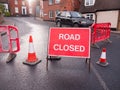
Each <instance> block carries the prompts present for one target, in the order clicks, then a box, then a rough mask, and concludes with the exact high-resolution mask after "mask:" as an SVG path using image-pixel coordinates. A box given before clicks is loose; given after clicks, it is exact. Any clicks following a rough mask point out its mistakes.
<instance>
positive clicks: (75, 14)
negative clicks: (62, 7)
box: [70, 12, 82, 18]
mask: <svg viewBox="0 0 120 90" xmlns="http://www.w3.org/2000/svg"><path fill="white" fill-rule="evenodd" d="M70 13H71V16H72V17H74V18H79V17H82V15H81V14H80V13H78V12H70Z"/></svg>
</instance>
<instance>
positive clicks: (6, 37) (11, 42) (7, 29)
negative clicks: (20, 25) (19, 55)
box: [0, 25, 20, 53]
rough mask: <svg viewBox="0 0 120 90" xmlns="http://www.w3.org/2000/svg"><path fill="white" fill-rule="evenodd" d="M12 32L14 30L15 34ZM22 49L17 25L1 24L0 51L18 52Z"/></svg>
mask: <svg viewBox="0 0 120 90" xmlns="http://www.w3.org/2000/svg"><path fill="white" fill-rule="evenodd" d="M11 32H14V33H13V35H12V33H11ZM19 50H20V43H19V36H18V29H17V27H15V26H7V25H5V26H0V53H11V52H18V51H19Z"/></svg>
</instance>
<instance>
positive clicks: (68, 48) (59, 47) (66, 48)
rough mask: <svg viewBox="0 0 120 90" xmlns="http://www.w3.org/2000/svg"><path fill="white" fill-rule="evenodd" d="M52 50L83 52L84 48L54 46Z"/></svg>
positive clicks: (78, 46) (79, 46)
mask: <svg viewBox="0 0 120 90" xmlns="http://www.w3.org/2000/svg"><path fill="white" fill-rule="evenodd" d="M53 49H54V50H55V51H72V52H84V51H85V46H83V45H66V44H65V45H61V44H54V46H53Z"/></svg>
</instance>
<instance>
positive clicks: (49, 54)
mask: <svg viewBox="0 0 120 90" xmlns="http://www.w3.org/2000/svg"><path fill="white" fill-rule="evenodd" d="M52 30H56V31H57V30H79V31H80V30H88V31H87V32H88V35H89V36H88V56H76V55H72V56H70V55H56V54H51V53H50V50H49V49H50V43H51V42H50V39H51V32H52ZM90 44H91V29H90V28H58V27H52V28H50V31H49V42H48V56H62V57H77V58H90Z"/></svg>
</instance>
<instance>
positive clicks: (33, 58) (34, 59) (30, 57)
mask: <svg viewBox="0 0 120 90" xmlns="http://www.w3.org/2000/svg"><path fill="white" fill-rule="evenodd" d="M40 62H41V60H38V59H37V57H36V53H35V51H34V45H33V39H32V36H30V37H29V52H28V58H27V60H26V61H24V62H23V64H27V65H36V64H38V63H40Z"/></svg>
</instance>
